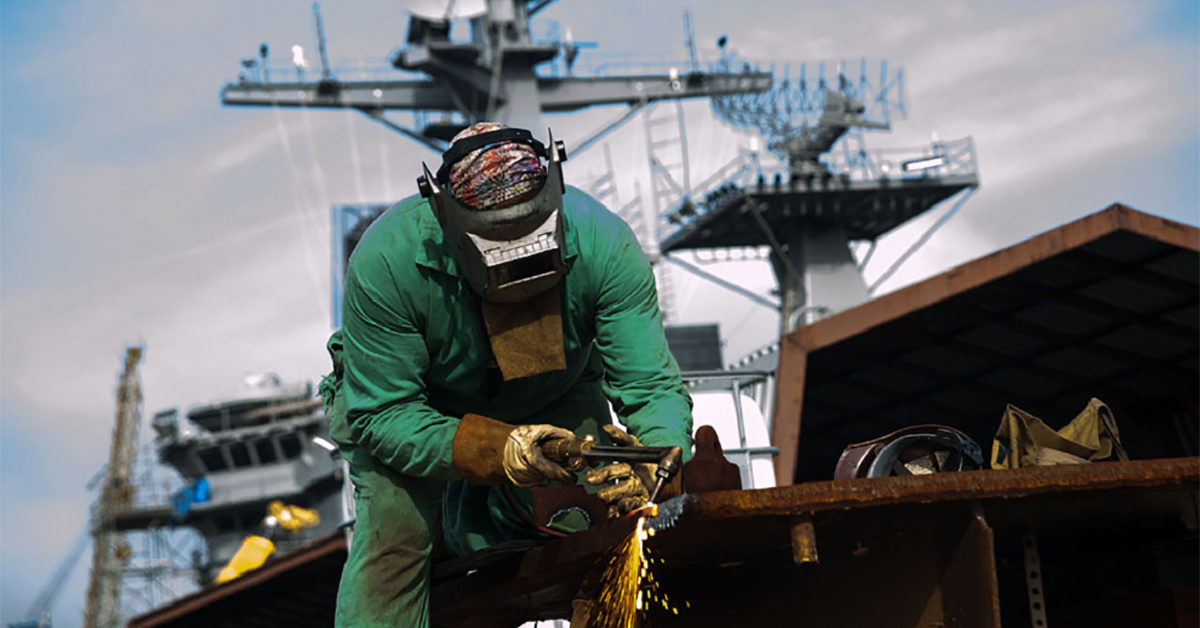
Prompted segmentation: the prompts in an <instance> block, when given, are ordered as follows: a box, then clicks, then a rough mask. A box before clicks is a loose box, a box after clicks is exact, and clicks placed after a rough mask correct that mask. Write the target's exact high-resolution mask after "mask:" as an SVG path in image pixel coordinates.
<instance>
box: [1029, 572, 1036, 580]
mask: <svg viewBox="0 0 1200 628" xmlns="http://www.w3.org/2000/svg"><path fill="white" fill-rule="evenodd" d="M1037 577H1038V572H1036V571H1031V572H1029V579H1030V580H1037Z"/></svg>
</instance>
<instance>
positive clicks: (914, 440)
mask: <svg viewBox="0 0 1200 628" xmlns="http://www.w3.org/2000/svg"><path fill="white" fill-rule="evenodd" d="M981 468H983V451H982V450H981V449H980V447H979V443H976V442H975V441H974V440H973V439H972V438H971V437H970V436H967V435H966V434H963V433H962V432H960V431H958V430H956V429H954V428H952V427H947V426H945V425H914V426H912V427H906V428H903V429H899V430H896V431H895V432H892V433H891V434H888V435H887V436H881V437H879V438H876V439H874V440H869V441H866V442H864V443H858V444H855V445H850V446H849V447H847V448H846V449H845V451H843V452H842V457H841V458H840V459H838V463H837V468H836V469H835V470H834V473H833V479H835V480H849V479H853V478H882V477H888V476H892V475H922V474H926V473H945V472H947V471H972V470H975V469H981Z"/></svg>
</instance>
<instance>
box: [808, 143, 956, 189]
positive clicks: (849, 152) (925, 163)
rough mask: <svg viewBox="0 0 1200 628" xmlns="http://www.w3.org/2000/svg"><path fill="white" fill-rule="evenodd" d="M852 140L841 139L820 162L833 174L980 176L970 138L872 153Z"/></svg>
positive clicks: (871, 177) (905, 178)
mask: <svg viewBox="0 0 1200 628" xmlns="http://www.w3.org/2000/svg"><path fill="white" fill-rule="evenodd" d="M848 140H849V141H848ZM853 140H854V138H853V137H850V138H847V139H844V140H842V142H841V143H840V144H839V145H838V146H835V147H834V150H832V151H830V152H829V153H827V154H826V155H824V156H823V157H822V160H821V161H822V163H823V164H825V165H826V166H827V167H828V168H829V169H830V171H831V172H832V173H833V174H835V175H839V176H840V175H847V176H849V177H850V180H852V181H872V180H886V179H891V180H899V181H912V180H923V179H938V178H948V177H976V178H977V177H978V174H979V166H978V161H977V160H976V157H975V141H974V139H973V138H971V137H964V138H959V139H955V140H945V141H938V140H934V141H933V142H931V143H929V144H926V145H924V146H917V147H903V148H882V149H873V150H864V149H862V147H861V143H858V142H855V141H853ZM856 143H857V144H858V146H855V144H856Z"/></svg>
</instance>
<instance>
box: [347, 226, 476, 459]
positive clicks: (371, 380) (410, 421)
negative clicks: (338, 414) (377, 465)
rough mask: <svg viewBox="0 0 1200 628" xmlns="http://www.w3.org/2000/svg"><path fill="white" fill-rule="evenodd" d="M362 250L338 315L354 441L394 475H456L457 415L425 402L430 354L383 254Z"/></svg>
mask: <svg viewBox="0 0 1200 628" xmlns="http://www.w3.org/2000/svg"><path fill="white" fill-rule="evenodd" d="M360 246H361V245H360ZM363 253H364V255H361V256H356V257H355V258H354V260H353V261H352V262H351V264H350V268H349V270H348V272H347V277H346V292H345V301H344V304H343V319H342V320H343V329H344V340H345V349H344V368H345V374H344V378H345V379H344V380H343V386H342V391H343V394H345V395H346V419H347V423H348V425H349V428H350V435H351V439H352V440H353V441H354V442H355V443H357V444H358V445H359V446H360V447H363V448H365V449H366V450H367V451H369V452H370V453H371V455H373V456H375V457H376V458H378V459H379V460H380V461H381V462H383V463H384V464H386V465H387V466H389V467H391V468H393V469H395V470H396V471H398V472H399V473H402V474H405V475H411V476H418V477H430V478H438V479H446V480H454V479H458V477H459V475H458V472H457V471H456V470H455V468H454V464H453V462H452V460H451V451H452V443H453V441H454V433H455V431H456V430H457V429H458V423H459V420H458V419H457V418H454V417H449V416H446V415H443V414H441V413H439V412H437V411H436V410H434V409H433V408H431V407H429V405H428V403H427V397H426V391H425V383H424V376H425V372H426V370H427V369H428V368H429V351H428V349H427V348H426V346H425V340H424V338H423V337H422V335H421V331H420V328H419V326H418V325H419V321H418V320H417V317H416V316H415V314H414V313H413V311H412V308H411V307H408V304H409V303H410V302H411V295H410V294H402V293H401V291H400V288H398V286H397V280H396V278H395V275H394V274H393V273H392V272H391V269H390V268H388V263H387V260H386V259H385V258H384V257H383V256H382V255H381V254H379V253H377V252H372V251H363ZM413 288H415V286H413Z"/></svg>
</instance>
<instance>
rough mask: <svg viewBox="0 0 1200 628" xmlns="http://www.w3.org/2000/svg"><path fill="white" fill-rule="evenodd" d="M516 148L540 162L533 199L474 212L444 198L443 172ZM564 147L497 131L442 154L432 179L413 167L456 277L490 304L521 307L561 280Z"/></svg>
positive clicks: (515, 132)
mask: <svg viewBox="0 0 1200 628" xmlns="http://www.w3.org/2000/svg"><path fill="white" fill-rule="evenodd" d="M509 142H517V143H521V144H526V145H528V146H530V147H531V148H533V150H534V151H535V152H536V153H537V155H538V157H539V158H541V159H545V160H546V161H547V168H546V180H545V182H544V183H543V184H542V187H541V189H540V190H538V192H537V193H536V194H534V195H533V197H531V198H528V199H526V200H524V201H521V202H518V203H515V204H512V205H509V206H506V207H501V208H491V209H477V208H474V207H470V206H468V205H466V204H464V203H463V202H462V201H460V200H459V199H457V198H455V197H454V196H453V195H452V194H450V192H449V188H450V167H451V166H453V165H454V163H455V162H457V161H458V160H460V159H462V158H463V157H466V156H467V155H468V154H470V153H472V152H474V151H476V150H478V149H481V148H486V147H489V146H494V145H497V144H504V143H509ZM566 160H567V152H566V147H565V146H564V145H563V143H562V142H555V141H554V135H553V134H551V135H550V142H549V146H546V145H543V144H542V143H541V142H539V141H537V140H536V139H534V138H533V134H531V133H530V132H529V131H527V130H525V129H512V128H505V129H500V130H497V131H490V132H487V133H481V134H479V135H474V136H471V137H466V138H463V139H461V140H459V141H457V142H455V143H454V144H453V145H452V146H451V147H450V150H448V151H446V152H445V154H443V155H442V165H441V167H440V168H438V172H437V176H436V177H435V176H433V175H431V174H430V172H429V167H428V166H426V165H425V164H421V166H422V169H423V170H424V174H422V176H420V177H419V178H418V179H417V188H418V189H419V190H420V192H421V196H423V197H425V198H426V199H428V200H429V203H430V205H432V207H433V211H434V213H435V214H436V215H437V219H438V222H439V223H440V224H441V226H442V235H443V237H444V238H445V241H446V244H447V246H449V247H450V250H451V254H452V255H453V256H454V261H455V263H457V264H458V266H459V272H461V273H462V275H463V277H464V278H465V279H466V280H467V283H468V284H470V286H471V287H472V288H473V289H474V290H475V292H477V293H479V295H480V296H481V297H482V298H483V300H484V301H486V302H490V303H518V302H522V301H527V300H529V299H531V298H533V297H536V296H537V295H539V294H542V293H543V292H546V291H547V290H549V289H550V288H552V287H554V286H555V285H557V284H558V282H559V281H560V280H561V279H562V277H563V275H565V274H567V266H566V263H565V262H564V261H563V235H564V233H563V232H564V230H563V192H565V191H566V186H565V184H564V183H563V176H562V163H563V162H564V161H566Z"/></svg>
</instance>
